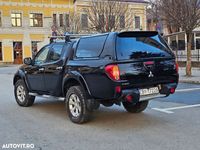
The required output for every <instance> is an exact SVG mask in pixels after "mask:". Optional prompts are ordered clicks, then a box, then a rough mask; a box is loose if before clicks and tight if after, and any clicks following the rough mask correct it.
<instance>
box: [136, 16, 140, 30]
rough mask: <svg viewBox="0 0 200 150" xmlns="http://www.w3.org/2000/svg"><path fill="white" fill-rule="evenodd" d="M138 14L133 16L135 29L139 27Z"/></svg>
mask: <svg viewBox="0 0 200 150" xmlns="http://www.w3.org/2000/svg"><path fill="white" fill-rule="evenodd" d="M140 26H141V25H140V16H135V29H140Z"/></svg>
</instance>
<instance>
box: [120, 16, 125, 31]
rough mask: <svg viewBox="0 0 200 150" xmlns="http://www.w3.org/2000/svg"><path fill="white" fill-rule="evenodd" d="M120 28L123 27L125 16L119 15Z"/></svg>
mask: <svg viewBox="0 0 200 150" xmlns="http://www.w3.org/2000/svg"><path fill="white" fill-rule="evenodd" d="M120 28H122V29H123V28H125V17H124V16H120Z"/></svg>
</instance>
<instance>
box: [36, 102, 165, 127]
mask: <svg viewBox="0 0 200 150" xmlns="http://www.w3.org/2000/svg"><path fill="white" fill-rule="evenodd" d="M32 111H37V112H38V113H45V114H47V115H49V116H50V117H49V119H52V121H53V120H54V119H55V117H56V118H57V119H59V120H60V121H61V122H60V123H64V124H66V123H67V124H73V123H72V122H71V121H70V119H69V118H68V116H67V113H66V109H65V103H64V102H62V101H56V100H48V99H44V100H38V99H36V102H35V104H34V105H33V106H32ZM165 123H169V120H167V119H165V118H164V117H163V115H162V114H158V113H155V112H152V111H150V109H149V108H147V110H146V111H144V112H143V113H139V114H131V113H128V112H126V111H125V110H124V109H123V107H122V106H121V107H120V106H113V107H109V108H106V107H104V106H101V107H100V108H99V110H96V111H94V112H93V114H92V119H91V121H90V122H88V123H85V124H83V126H86V127H91V126H95V127H100V128H102V127H105V128H106V129H111V128H112V129H122V128H123V130H124V129H127V130H128V129H129V128H138V129H142V128H146V127H152V126H154V127H155V126H160V125H161V124H165ZM74 125H76V124H74Z"/></svg>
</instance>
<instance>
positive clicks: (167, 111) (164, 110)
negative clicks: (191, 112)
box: [152, 104, 200, 114]
mask: <svg viewBox="0 0 200 150" xmlns="http://www.w3.org/2000/svg"><path fill="white" fill-rule="evenodd" d="M194 107H200V104H195V105H186V106H179V107H171V108H152V109H153V110H156V111H160V112H164V113H167V114H172V113H174V112H173V111H171V110H178V109H185V108H194Z"/></svg>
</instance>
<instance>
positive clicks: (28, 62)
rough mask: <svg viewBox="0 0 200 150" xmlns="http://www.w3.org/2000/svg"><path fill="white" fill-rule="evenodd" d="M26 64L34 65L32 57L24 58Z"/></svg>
mask: <svg viewBox="0 0 200 150" xmlns="http://www.w3.org/2000/svg"><path fill="white" fill-rule="evenodd" d="M24 64H26V65H31V64H32V59H31V57H27V58H24Z"/></svg>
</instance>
